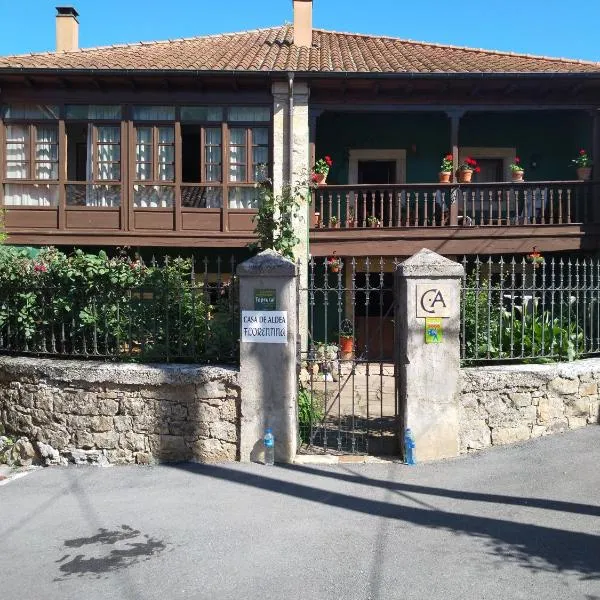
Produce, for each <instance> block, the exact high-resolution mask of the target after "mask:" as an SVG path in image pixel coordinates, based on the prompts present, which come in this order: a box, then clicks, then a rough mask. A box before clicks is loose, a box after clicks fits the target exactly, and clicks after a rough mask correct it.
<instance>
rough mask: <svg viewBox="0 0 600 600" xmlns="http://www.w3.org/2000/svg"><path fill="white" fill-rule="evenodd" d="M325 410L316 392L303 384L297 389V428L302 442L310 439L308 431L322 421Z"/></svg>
mask: <svg viewBox="0 0 600 600" xmlns="http://www.w3.org/2000/svg"><path fill="white" fill-rule="evenodd" d="M324 416H325V411H324V409H323V402H322V400H320V399H319V397H318V394H317V393H316V392H312V393H311V391H310V390H308V389H306V388H305V387H303V386H300V388H299V389H298V426H299V427H298V429H299V432H300V440H301V441H302V442H303V443H305V444H306V443H308V442H309V441H310V431H311V428H312V427H313V426H314V425H318V424H319V423H321V422H322V421H323V418H324Z"/></svg>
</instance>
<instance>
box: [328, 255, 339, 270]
mask: <svg viewBox="0 0 600 600" xmlns="http://www.w3.org/2000/svg"><path fill="white" fill-rule="evenodd" d="M327 268H328V269H329V271H330V272H331V273H339V271H340V269H341V268H342V261H341V260H340V259H339V258H338V257H337V256H336V255H335V252H334V253H333V255H332V256H330V257H329V258H328V259H327Z"/></svg>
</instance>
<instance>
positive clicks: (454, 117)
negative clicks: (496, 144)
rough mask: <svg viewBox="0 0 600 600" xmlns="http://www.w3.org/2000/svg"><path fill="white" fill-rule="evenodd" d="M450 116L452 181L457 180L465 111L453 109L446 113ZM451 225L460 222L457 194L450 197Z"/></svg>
mask: <svg viewBox="0 0 600 600" xmlns="http://www.w3.org/2000/svg"><path fill="white" fill-rule="evenodd" d="M446 114H447V115H448V117H449V118H450V145H451V146H452V181H454V182H456V171H457V170H458V165H459V158H458V134H459V128H460V119H461V117H462V116H463V115H464V111H451V112H448V113H446ZM450 200H451V204H450V225H457V224H458V202H457V198H455V194H454V193H452V197H451V198H450ZM452 200H454V201H452Z"/></svg>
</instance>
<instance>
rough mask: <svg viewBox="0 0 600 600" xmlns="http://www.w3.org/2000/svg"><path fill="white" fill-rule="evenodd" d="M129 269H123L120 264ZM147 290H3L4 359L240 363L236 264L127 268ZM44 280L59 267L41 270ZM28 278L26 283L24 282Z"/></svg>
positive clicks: (24, 286) (59, 283) (32, 286)
mask: <svg viewBox="0 0 600 600" xmlns="http://www.w3.org/2000/svg"><path fill="white" fill-rule="evenodd" d="M120 266H121V267H122V266H123V264H122V263H120ZM127 266H129V267H130V268H131V269H135V270H139V271H140V272H142V273H143V274H144V275H143V277H140V279H139V281H142V282H143V283H142V284H141V285H135V286H129V285H127V284H123V281H122V280H119V278H116V277H115V278H114V279H115V280H114V281H111V280H110V278H108V280H106V279H105V280H103V281H104V283H99V282H98V281H95V280H93V279H92V280H90V279H85V278H81V277H76V276H74V277H73V278H72V279H69V275H68V272H67V271H65V272H64V273H61V275H60V276H59V275H56V276H54V277H46V278H45V280H44V281H45V283H44V281H40V282H39V284H36V282H35V281H32V280H31V279H28V280H27V282H26V283H22V282H15V283H14V284H13V285H6V284H5V283H4V282H3V284H2V285H1V286H0V353H3V354H19V355H33V356H52V357H60V358H77V359H99V360H115V361H138V362H141V361H144V362H188V363H190V362H191V363H211V362H220V363H230V364H231V363H233V364H237V363H238V360H239V305H238V281H237V278H236V276H235V269H236V261H235V258H234V257H231V258H229V259H223V258H221V257H217V258H210V259H209V258H204V259H202V260H200V261H194V259H182V258H176V259H169V258H165V259H164V260H162V261H161V262H160V263H159V262H157V261H155V260H154V259H152V261H151V262H149V263H148V264H144V263H143V262H142V261H141V260H136V261H130V262H129V263H127ZM33 268H34V269H38V271H39V272H40V273H39V274H40V276H41V279H43V278H44V276H46V275H48V274H49V271H51V269H52V266H51V265H50V266H46V265H45V264H41V263H40V264H34V267H33ZM24 279H26V278H24Z"/></svg>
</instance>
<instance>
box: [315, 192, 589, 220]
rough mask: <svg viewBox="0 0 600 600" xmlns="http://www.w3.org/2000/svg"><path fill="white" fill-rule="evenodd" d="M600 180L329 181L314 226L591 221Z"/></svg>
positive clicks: (319, 195)
mask: <svg viewBox="0 0 600 600" xmlns="http://www.w3.org/2000/svg"><path fill="white" fill-rule="evenodd" d="M599 192H600V181H594V182H590V181H527V182H507V183H470V184H457V183H439V184H421V183H419V184H397V185H327V186H321V187H319V188H317V189H316V190H314V191H313V223H312V227H313V228H324V229H337V228H357V227H364V228H407V227H449V226H459V227H473V226H524V225H561V224H565V225H568V224H576V223H589V222H593V221H595V220H596V218H597V216H596V214H594V202H595V199H596V198H597V197H598V196H599Z"/></svg>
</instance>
